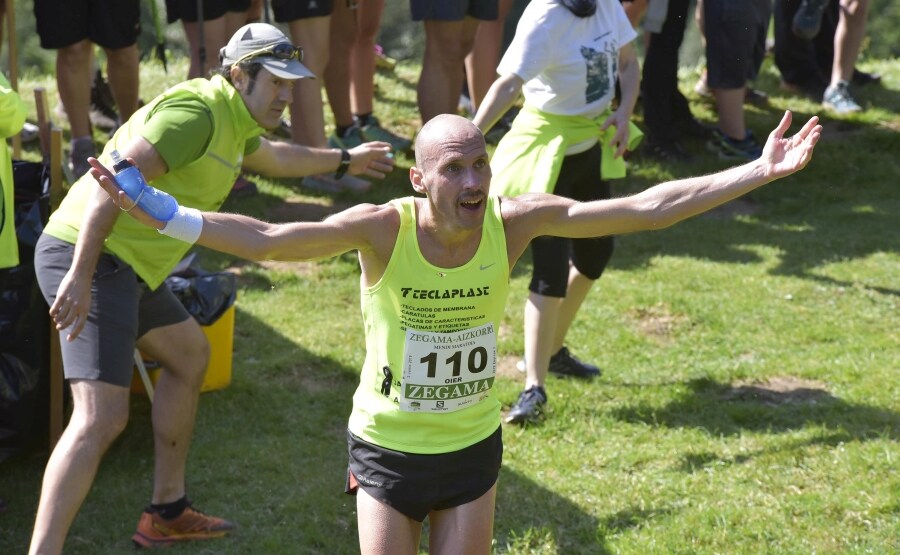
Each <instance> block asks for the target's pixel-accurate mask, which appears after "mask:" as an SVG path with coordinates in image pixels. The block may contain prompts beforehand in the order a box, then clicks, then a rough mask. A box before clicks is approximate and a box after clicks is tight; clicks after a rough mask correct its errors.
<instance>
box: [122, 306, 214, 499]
mask: <svg viewBox="0 0 900 555" xmlns="http://www.w3.org/2000/svg"><path fill="white" fill-rule="evenodd" d="M138 346H139V347H140V349H141V351H143V352H145V353H147V354H148V355H150V356H151V357H153V358H154V359H156V360H158V361H159V362H160V364H161V365H162V366H163V368H164V370H163V372H162V373H161V375H160V377H159V381H158V382H157V383H156V393H155V395H154V397H153V438H154V445H155V455H156V460H155V463H156V464H155V472H154V477H153V498H152V502H153V503H156V504H162V503H170V502H172V501H177V500H178V499H180V498H181V497H183V496H184V493H185V466H186V464H187V454H188V447H189V446H190V442H191V436H192V434H193V431H194V420H195V417H196V414H197V402H198V399H199V396H200V385H201V384H202V383H203V376H204V374H205V372H206V365H207V363H208V361H209V343H208V342H207V341H206V337H205V336H204V335H203V331H202V330H201V329H200V326H199V325H198V324H197V323H196V322H195V321H194V320H193V319H188V320H185V321H184V322H181V323H179V324H173V325H171V326H164V327H161V328H156V329H153V330H150V331H149V332H147V333H146V334H144V336H143V337H141V338H140V339H139V340H138Z"/></svg>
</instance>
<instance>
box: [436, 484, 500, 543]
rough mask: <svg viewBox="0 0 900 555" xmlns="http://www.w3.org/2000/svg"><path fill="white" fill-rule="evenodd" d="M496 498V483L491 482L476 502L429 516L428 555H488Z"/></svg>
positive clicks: (492, 531) (492, 533)
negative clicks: (430, 554) (491, 484)
mask: <svg viewBox="0 0 900 555" xmlns="http://www.w3.org/2000/svg"><path fill="white" fill-rule="evenodd" d="M496 498H497V484H496V483H494V485H493V486H491V489H489V490H488V491H487V492H486V493H485V494H484V495H482V496H481V497H479V498H478V499H476V500H475V501H470V502H468V503H466V504H465V505H460V506H458V507H453V508H452V509H445V510H443V511H432V512H431V514H429V515H428V518H429V522H430V524H431V534H430V545H429V546H428V547H429V553H433V554H435V555H450V554H454V553H465V554H467V555H470V554H472V555H477V554H479V553H480V554H485V555H488V554H490V553H491V540H492V539H493V535H494V505H495V501H496Z"/></svg>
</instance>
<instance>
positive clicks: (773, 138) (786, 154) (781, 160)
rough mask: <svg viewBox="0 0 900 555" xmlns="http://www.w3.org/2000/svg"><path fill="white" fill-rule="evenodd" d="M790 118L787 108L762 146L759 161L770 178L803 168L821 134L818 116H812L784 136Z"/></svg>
mask: <svg viewBox="0 0 900 555" xmlns="http://www.w3.org/2000/svg"><path fill="white" fill-rule="evenodd" d="M791 119H792V115H791V112H790V110H788V111H786V112H785V113H784V117H782V118H781V122H780V123H779V124H778V127H776V128H775V129H773V130H772V132H771V133H769V139H768V140H767V141H766V146H765V147H763V154H762V157H761V158H760V162H762V163H763V164H764V166H765V172H766V175H767V176H768V177H769V178H771V179H778V178H780V177H784V176H786V175H790V174H792V173H794V172H796V171H799V170H801V169H803V168H804V167H805V166H806V164H808V163H809V161H810V160H812V154H813V150H814V149H815V147H816V143H818V142H819V138H820V137H821V136H822V126H821V125H818V123H819V118H818V117H817V116H813V117H811V118H810V119H809V121H808V122H806V125H804V126H803V128H802V129H800V131H798V132H797V133H796V134H795V135H793V136H791V137H787V138H785V136H784V133H785V132H786V131H787V130H788V128H789V127H790V126H791Z"/></svg>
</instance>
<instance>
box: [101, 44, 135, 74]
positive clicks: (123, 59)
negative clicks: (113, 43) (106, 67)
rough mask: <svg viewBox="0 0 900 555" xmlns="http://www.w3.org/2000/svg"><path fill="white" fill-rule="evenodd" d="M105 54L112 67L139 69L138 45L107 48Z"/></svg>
mask: <svg viewBox="0 0 900 555" xmlns="http://www.w3.org/2000/svg"><path fill="white" fill-rule="evenodd" d="M104 52H106V59H107V60H108V61H109V63H110V65H112V66H118V67H124V68H134V69H137V67H138V61H139V56H138V50H137V46H136V45H132V46H126V47H125V48H116V49H110V48H105V49H104Z"/></svg>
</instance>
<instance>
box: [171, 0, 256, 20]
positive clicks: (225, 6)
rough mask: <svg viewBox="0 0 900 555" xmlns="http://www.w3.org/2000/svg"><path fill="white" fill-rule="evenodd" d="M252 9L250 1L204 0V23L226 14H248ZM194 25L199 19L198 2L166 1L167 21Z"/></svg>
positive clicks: (189, 0) (190, 0)
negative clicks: (179, 21) (185, 22)
mask: <svg viewBox="0 0 900 555" xmlns="http://www.w3.org/2000/svg"><path fill="white" fill-rule="evenodd" d="M249 9H250V0H203V21H210V20H213V19H219V18H220V17H222V16H224V15H225V13H226V12H246V11H247V10H249ZM179 19H180V20H182V21H187V22H189V23H194V22H196V21H198V20H199V18H198V17H197V0H166V20H167V21H168V22H169V23H175V22H176V21H178V20H179Z"/></svg>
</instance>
